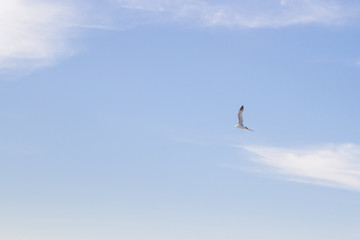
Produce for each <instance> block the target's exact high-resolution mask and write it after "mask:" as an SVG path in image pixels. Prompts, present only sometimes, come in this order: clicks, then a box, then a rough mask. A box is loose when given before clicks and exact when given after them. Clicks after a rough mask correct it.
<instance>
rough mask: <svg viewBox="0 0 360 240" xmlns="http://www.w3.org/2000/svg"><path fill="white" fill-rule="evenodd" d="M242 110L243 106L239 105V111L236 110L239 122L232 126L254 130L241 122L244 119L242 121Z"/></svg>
mask: <svg viewBox="0 0 360 240" xmlns="http://www.w3.org/2000/svg"><path fill="white" fill-rule="evenodd" d="M243 112H244V106H241V108H240V109H239V112H238V118H239V123H238V124H236V125H235V126H234V127H235V128H241V129H246V130H250V131H254V130H252V129H250V128H248V127H246V126H244V124H243V122H244V121H243V116H242V115H243Z"/></svg>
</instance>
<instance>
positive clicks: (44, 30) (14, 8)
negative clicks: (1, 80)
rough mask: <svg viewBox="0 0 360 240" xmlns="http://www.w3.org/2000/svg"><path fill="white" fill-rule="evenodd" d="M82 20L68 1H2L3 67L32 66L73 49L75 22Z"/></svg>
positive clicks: (0, 61)
mask: <svg viewBox="0 0 360 240" xmlns="http://www.w3.org/2000/svg"><path fill="white" fill-rule="evenodd" d="M76 24H80V20H79V18H78V16H77V14H76V12H75V8H74V7H72V6H71V5H70V4H68V3H67V2H66V1H65V2H64V1H63V2H62V3H60V2H56V1H45V0H2V1H1V3H0V69H1V70H2V71H4V70H9V69H18V68H25V69H33V68H37V67H42V66H46V65H49V64H51V63H53V62H54V61H56V60H57V59H58V58H61V57H65V56H69V55H71V54H72V53H73V51H72V50H71V48H70V47H69V46H68V39H69V38H70V36H71V32H70V30H71V28H72V26H74V25H76Z"/></svg>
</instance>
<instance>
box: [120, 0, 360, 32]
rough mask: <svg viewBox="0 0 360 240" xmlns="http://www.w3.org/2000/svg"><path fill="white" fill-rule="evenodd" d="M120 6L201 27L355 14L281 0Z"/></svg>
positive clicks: (140, 0) (153, 1) (318, 20)
mask: <svg viewBox="0 0 360 240" xmlns="http://www.w3.org/2000/svg"><path fill="white" fill-rule="evenodd" d="M117 2H118V4H119V5H120V7H122V8H124V9H131V10H134V11H138V12H146V13H149V14H150V15H152V16H153V17H154V16H156V17H160V18H163V20H164V21H188V22H191V23H197V24H200V25H204V26H220V27H238V28H266V27H270V28H277V27H284V26H289V25H295V24H312V23H313V24H331V25H337V24H340V23H342V22H343V21H344V20H345V19H347V18H349V17H352V16H355V15H356V13H358V7H357V6H345V5H343V4H342V3H341V2H340V1H335V0H334V1H324V0H315V1H309V0H281V1H269V2H266V3H264V2H262V1H239V2H237V3H226V2H225V3H224V2H222V3H221V4H220V3H218V4H217V3H209V2H208V1H205V0H181V1H179V0H178V1H176V0H171V1H170V0H117Z"/></svg>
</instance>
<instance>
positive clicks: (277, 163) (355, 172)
mask: <svg viewBox="0 0 360 240" xmlns="http://www.w3.org/2000/svg"><path fill="white" fill-rule="evenodd" d="M239 147H240V148H242V149H245V150H247V151H248V152H250V153H252V154H253V158H251V159H252V161H254V162H255V163H257V164H258V168H259V170H260V171H262V172H265V173H271V174H275V175H276V176H281V177H284V178H285V179H287V180H290V181H298V182H304V183H310V184H318V185H324V186H331V187H338V188H344V189H349V190H355V191H360V146H359V145H355V144H341V145H334V144H333V145H327V146H324V147H321V148H309V149H288V148H273V147H260V146H239Z"/></svg>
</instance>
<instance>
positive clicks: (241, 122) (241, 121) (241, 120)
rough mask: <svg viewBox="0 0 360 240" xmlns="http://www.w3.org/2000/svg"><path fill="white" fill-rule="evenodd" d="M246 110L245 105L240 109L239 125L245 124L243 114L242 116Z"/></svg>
mask: <svg viewBox="0 0 360 240" xmlns="http://www.w3.org/2000/svg"><path fill="white" fill-rule="evenodd" d="M243 111H244V106H241V108H240V110H239V113H238V118H239V125H241V126H242V125H243V122H244V121H243V116H242V113H243Z"/></svg>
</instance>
